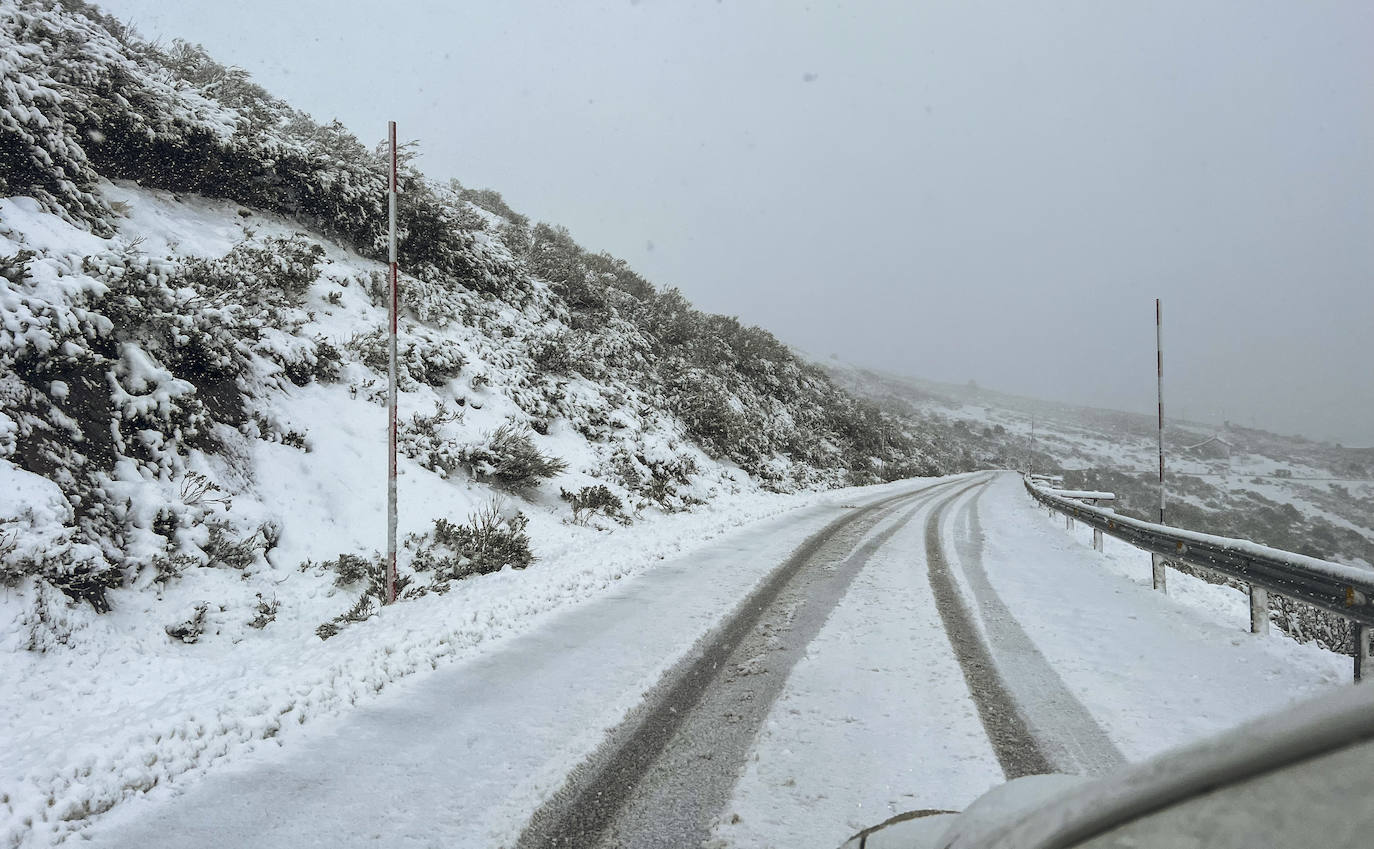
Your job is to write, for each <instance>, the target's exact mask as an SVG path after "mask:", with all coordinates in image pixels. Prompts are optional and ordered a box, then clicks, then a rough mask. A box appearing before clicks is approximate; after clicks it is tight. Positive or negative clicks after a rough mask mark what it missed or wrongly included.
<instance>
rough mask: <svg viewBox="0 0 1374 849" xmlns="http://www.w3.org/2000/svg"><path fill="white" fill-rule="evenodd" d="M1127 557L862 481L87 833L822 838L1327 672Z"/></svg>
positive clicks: (1254, 709)
mask: <svg viewBox="0 0 1374 849" xmlns="http://www.w3.org/2000/svg"><path fill="white" fill-rule="evenodd" d="M854 505H857V506H854ZM846 506H848V507H852V509H845V507H846ZM1147 564H1148V559H1147V558H1144V559H1142V558H1141V557H1137V558H1134V559H1132V558H1131V556H1130V553H1129V552H1123V551H1116V552H1113V551H1112V550H1109V551H1108V553H1107V555H1106V556H1104V555H1100V554H1098V553H1096V552H1093V551H1092V550H1091V549H1090V548H1089V547H1088V546H1087V545H1085V544H1083V542H1082V541H1080V540H1077V539H1075V538H1074V537H1072V536H1070V535H1068V534H1066V533H1065V532H1064V531H1063V530H1062V529H1060V528H1057V527H1055V525H1054V524H1053V523H1051V522H1050V521H1049V520H1047V519H1046V517H1045V516H1044V514H1043V512H1041V511H1039V510H1038V509H1037V508H1036V507H1035V506H1034V504H1033V502H1031V501H1030V499H1029V498H1027V497H1026V495H1025V494H1024V492H1022V491H1020V484H1019V481H1018V480H1017V479H1016V478H1015V477H1014V476H1011V475H999V476H995V477H994V476H990V475H979V476H971V477H970V476H965V477H962V478H958V479H951V480H945V481H938V482H930V481H922V482H912V483H911V484H907V485H905V486H904V487H896V488H883V489H881V490H878V491H877V493H876V494H875V496H872V497H869V498H867V499H866V500H862V501H855V502H853V503H852V504H851V505H830V506H820V507H815V508H810V509H808V510H803V511H799V512H797V513H793V514H789V515H787V516H783V517H779V518H774V519H769V520H765V521H763V522H759V523H756V524H755V525H752V526H749V527H747V528H745V529H742V530H741V531H738V532H735V533H733V534H731V535H729V536H727V537H726V538H724V539H723V540H721V541H719V542H714V543H712V544H710V545H708V546H705V547H703V548H701V549H699V550H698V551H696V552H694V553H693V554H692V555H691V556H689V557H686V558H683V559H681V560H680V561H668V562H665V563H663V564H662V565H660V566H659V567H657V568H656V569H653V570H651V571H649V572H646V573H644V574H643V575H641V576H639V577H637V578H634V579H632V580H629V581H626V582H625V584H624V586H623V587H622V588H621V589H619V590H618V591H616V592H615V593H614V594H611V595H606V596H602V597H600V598H598V599H595V600H593V601H591V602H588V603H586V604H582V605H579V606H577V607H575V608H573V609H570V610H568V611H566V612H564V613H562V614H559V615H557V616H554V617H551V618H550V620H549V621H548V622H547V623H546V624H545V626H544V627H542V628H540V629H538V630H537V631H533V632H530V633H527V634H525V635H523V636H521V637H517V638H514V639H511V640H509V641H507V642H506V643H505V644H503V645H502V646H500V647H498V648H496V649H495V650H493V651H492V652H490V653H488V654H486V655H484V656H481V657H478V658H474V659H472V660H470V661H466V662H462V663H458V664H455V665H453V666H451V667H447V668H444V669H442V670H440V671H438V672H435V673H432V674H430V675H428V676H426V677H424V678H423V679H417V680H413V681H410V682H408V683H406V684H403V685H401V686H399V687H397V688H395V690H394V691H392V692H389V693H386V694H384V695H382V696H381V697H379V698H378V699H377V700H375V701H374V702H372V703H370V704H369V705H367V706H365V707H362V708H359V709H357V710H355V711H354V712H353V713H351V714H348V715H346V716H344V717H342V718H340V719H338V720H335V721H331V722H329V723H324V722H322V723H319V725H318V726H317V727H315V728H313V729H312V730H311V731H310V733H309V734H308V735H307V736H303V737H297V738H295V739H294V741H293V743H292V745H289V746H284V747H282V748H280V749H278V750H276V751H259V752H255V753H254V754H253V755H251V756H250V757H247V758H244V759H242V760H241V761H239V762H237V763H235V764H232V765H230V766H228V767H226V768H225V769H223V770H220V771H218V772H212V773H211V774H210V775H209V776H208V777H206V778H205V779H204V780H202V781H200V782H198V783H195V784H192V785H190V786H189V787H186V788H184V792H182V793H181V794H180V795H175V794H173V793H172V792H162V793H160V794H159V793H154V794H150V798H149V799H145V800H138V802H137V803H136V804H135V803H131V804H128V805H123V806H120V807H119V808H116V809H115V810H114V811H112V812H111V813H110V814H109V815H108V816H107V817H106V818H105V819H104V820H102V821H100V822H98V823H96V824H95V825H94V826H93V827H92V828H90V829H88V830H86V831H84V832H83V833H82V837H84V838H86V841H85V842H86V843H88V844H89V845H93V846H97V847H99V846H140V847H141V846H186V845H213V846H253V847H288V846H289V847H297V846H359V845H369V846H401V847H410V846H416V847H418V846H436V847H437V846H444V847H455V846H456V847H500V846H504V847H512V846H517V845H518V846H522V847H544V846H577V847H582V846H626V847H641V846H644V847H649V846H700V845H703V844H705V845H708V846H715V847H765V846H778V847H783V846H787V847H807V846H816V847H832V846H836V845H838V844H839V843H840V842H842V841H843V840H844V839H845V838H846V837H848V836H849V835H850V834H852V833H853V832H854V831H857V830H858V829H859V828H861V827H865V826H868V825H872V824H874V823H876V822H879V821H881V820H883V819H886V818H887V817H888V816H891V815H892V814H894V813H898V812H901V811H906V810H912V809H919V808H931V809H957V808H961V807H963V806H964V805H966V804H967V803H968V802H969V801H971V800H972V799H973V798H975V797H976V796H977V795H979V794H980V793H982V792H983V791H984V790H986V789H987V788H988V787H990V786H992V785H994V784H996V783H999V782H1001V781H1002V780H1003V779H1004V778H1005V777H1006V776H1009V775H1019V774H1024V773H1027V772H1036V771H1044V770H1047V769H1054V770H1061V771H1067V772H1097V771H1100V770H1104V769H1108V768H1110V767H1111V766H1112V765H1113V764H1115V763H1117V762H1119V761H1120V760H1121V759H1122V758H1130V759H1135V758H1138V757H1144V756H1147V755H1149V754H1153V753H1155V752H1157V751H1160V750H1162V749H1165V748H1169V747H1172V746H1175V745H1179V744H1182V743H1186V742H1189V741H1191V740H1193V739H1196V738H1198V737H1201V736H1205V735H1206V734H1210V733H1212V732H1214V731H1216V730H1218V729H1220V728H1223V727H1229V726H1231V725H1234V724H1237V723H1239V722H1241V721H1244V720H1245V719H1248V718H1250V717H1253V716H1255V715H1258V714H1261V713H1265V712H1269V711H1272V710H1276V709H1278V708H1280V707H1282V706H1283V705H1285V704H1287V703H1289V702H1291V701H1293V700H1295V699H1297V698H1301V697H1302V696H1304V695H1307V694H1310V693H1311V692H1312V691H1314V690H1316V689H1319V688H1321V687H1325V686H1334V685H1336V684H1337V683H1338V682H1339V681H1340V680H1341V675H1342V674H1343V673H1346V672H1348V671H1347V670H1345V666H1344V664H1343V663H1341V662H1340V661H1339V659H1336V658H1334V657H1326V656H1325V655H1323V654H1322V653H1320V652H1317V651H1316V650H1315V649H1308V648H1304V647H1300V646H1297V645H1295V644H1293V643H1291V642H1289V641H1287V640H1286V639H1283V638H1281V637H1277V636H1275V637H1268V638H1263V637H1262V638H1257V637H1253V636H1251V635H1249V634H1245V633H1243V632H1241V631H1239V630H1238V629H1235V628H1233V623H1231V622H1230V621H1229V620H1228V619H1227V618H1226V616H1218V615H1216V613H1215V611H1214V610H1212V609H1211V608H1214V607H1216V606H1217V605H1222V606H1224V605H1225V604H1228V603H1229V601H1228V600H1227V599H1225V598H1222V597H1220V596H1215V597H1213V596H1209V595H1207V593H1215V592H1216V591H1217V588H1211V587H1206V586H1205V585H1204V587H1202V588H1194V587H1192V586H1191V585H1188V584H1186V583H1184V582H1175V583H1177V584H1178V585H1179V586H1178V588H1177V589H1174V585H1173V584H1171V592H1172V593H1174V594H1175V597H1164V596H1161V595H1160V594H1158V593H1154V592H1152V591H1151V590H1149V589H1148V586H1146V579H1147V577H1148V571H1149V570H1148V565H1147ZM1190 594H1191V595H1190ZM740 599H744V601H743V602H741V601H740ZM1202 601H1205V602H1207V604H1206V606H1207V607H1208V608H1209V609H1206V610H1203V609H1199V608H1200V607H1201V606H1203V605H1202V603H1201V602H1202ZM1236 603H1237V604H1242V605H1243V604H1244V602H1243V599H1237V600H1236ZM646 694H647V695H646Z"/></svg>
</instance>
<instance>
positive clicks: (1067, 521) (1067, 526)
mask: <svg viewBox="0 0 1374 849" xmlns="http://www.w3.org/2000/svg"><path fill="white" fill-rule="evenodd" d="M1064 530H1066V531H1071V530H1073V517H1072V516H1070V515H1069V514H1068V513H1065V514H1064Z"/></svg>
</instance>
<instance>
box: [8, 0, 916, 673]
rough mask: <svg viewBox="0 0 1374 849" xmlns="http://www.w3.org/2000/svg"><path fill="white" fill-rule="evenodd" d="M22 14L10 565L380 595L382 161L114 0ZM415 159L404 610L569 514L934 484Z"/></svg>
mask: <svg viewBox="0 0 1374 849" xmlns="http://www.w3.org/2000/svg"><path fill="white" fill-rule="evenodd" d="M0 25H3V41H2V42H0V63H3V65H4V67H5V76H4V84H3V89H0V116H3V120H4V129H3V132H4V135H3V144H4V156H3V158H0V162H3V171H0V189H2V190H3V194H4V195H7V196H9V197H8V199H6V200H3V201H0V204H3V206H0V240H3V241H0V277H2V278H3V287H4V288H3V290H0V305H2V306H3V310H4V326H3V334H0V467H2V468H3V471H2V472H0V474H3V475H4V476H5V481H6V484H7V487H6V488H7V490H8V491H9V492H13V493H24V496H23V497H22V498H14V499H8V498H7V499H6V500H5V502H4V503H3V504H2V505H0V509H3V513H0V520H3V521H4V523H5V525H4V527H5V531H4V534H5V535H4V537H3V539H4V540H6V543H5V548H4V550H3V555H4V561H3V563H4V566H3V568H4V574H5V576H6V582H7V583H9V584H11V585H13V584H15V583H24V586H25V587H26V588H31V587H32V586H33V585H31V584H29V583H25V582H26V581H27V579H29V578H31V577H38V578H41V579H42V581H43V582H44V583H46V584H48V585H51V586H54V587H57V588H59V589H61V590H63V591H64V592H65V593H66V594H67V595H68V596H69V597H71V598H73V599H81V600H85V601H88V602H90V604H91V606H92V608H93V609H95V610H97V611H103V610H105V609H107V608H108V607H109V606H110V605H111V603H112V602H111V601H110V595H109V592H110V591H111V590H115V589H119V588H125V587H130V586H132V587H136V588H139V589H142V590H149V591H153V592H161V591H162V589H163V588H165V587H167V586H169V585H171V584H174V583H176V582H178V581H179V580H183V581H184V580H193V579H194V580H197V581H198V580H201V577H200V575H199V573H198V570H200V569H201V568H202V567H205V566H210V567H217V568H225V569H229V570H231V571H233V572H235V573H238V572H244V571H245V570H247V571H249V572H251V571H254V570H263V569H267V570H272V571H283V570H285V571H287V572H291V570H294V569H295V568H296V567H297V566H298V565H299V564H302V563H304V562H305V561H306V560H307V559H309V560H312V561H313V560H320V561H330V562H332V566H333V568H334V570H335V571H337V572H339V573H340V577H339V579H338V580H339V581H340V583H342V584H346V585H350V586H351V585H357V586H358V587H359V589H361V588H363V586H364V584H365V583H366V582H365V581H362V580H361V579H362V577H363V575H364V574H365V573H366V572H367V571H368V570H367V569H366V566H367V565H368V561H367V560H366V558H369V557H370V556H371V551H372V550H373V549H375V548H376V547H377V545H378V541H379V540H380V539H381V538H382V533H381V526H380V523H379V521H378V507H379V500H378V499H379V497H380V495H379V493H380V491H381V487H380V486H379V484H381V483H382V478H381V475H382V473H383V472H384V468H385V466H384V463H385V460H384V442H383V431H382V425H383V414H382V410H381V407H380V406H379V405H380V404H381V401H382V398H383V385H382V382H381V380H380V375H381V374H382V373H383V372H384V371H385V362H386V356H385V339H384V335H383V332H382V328H383V327H384V315H385V314H384V311H383V309H382V308H381V306H380V294H381V289H382V281H383V276H382V266H381V265H380V264H378V262H377V261H376V260H377V259H378V258H379V256H380V255H381V249H382V245H383V244H384V239H383V227H384V222H385V215H384V214H383V212H384V202H385V194H384V188H385V183H384V177H383V175H384V173H385V170H384V167H383V163H382V160H381V158H380V157H379V156H378V155H376V154H374V153H373V152H370V151H369V150H367V149H366V148H365V147H363V146H362V145H361V144H359V143H358V142H357V141H356V140H355V139H353V138H352V137H350V136H348V135H347V134H346V133H345V132H344V131H343V130H342V128H341V127H339V126H338V125H327V126H321V125H318V124H316V123H314V122H313V121H312V120H311V119H309V118H308V117H307V116H305V115H303V114H301V113H298V112H295V111H293V110H292V109H290V108H289V107H288V106H287V105H285V104H283V103H281V102H280V101H277V100H275V99H273V98H272V97H271V96H270V95H268V94H267V93H266V92H264V91H262V90H261V89H260V88H258V87H257V86H255V85H254V84H253V83H252V82H251V81H249V80H248V79H247V78H246V77H245V75H244V74H242V72H240V71H237V70H235V69H226V68H224V67H222V66H219V65H218V64H216V63H214V62H213V61H212V60H211V59H210V58H209V57H207V56H206V55H204V53H203V52H201V51H200V50H199V49H198V48H194V47H190V46H187V45H184V44H180V43H177V44H174V45H172V46H171V47H170V48H168V49H166V50H163V49H160V48H158V47H155V46H152V45H149V44H147V43H145V42H143V41H141V40H140V39H139V38H138V37H137V36H136V35H134V34H132V33H130V32H128V31H127V30H125V29H124V28H123V27H121V26H120V25H118V24H117V23H115V22H113V21H111V20H109V19H106V18H104V17H103V16H102V15H100V13H99V12H98V11H97V10H95V9H93V8H92V7H87V6H84V5H82V4H80V3H76V4H71V3H67V4H62V5H61V6H57V5H55V4H51V3H42V2H28V3H20V4H17V5H15V4H7V5H6V6H5V7H4V8H3V9H0ZM402 172H403V173H402V180H401V189H402V191H401V195H402V201H401V204H400V224H401V233H400V239H399V242H400V245H399V253H400V261H401V267H402V269H403V271H404V275H403V280H402V288H403V293H404V294H403V301H404V313H405V315H404V318H403V328H402V341H401V360H402V362H401V366H400V379H401V390H402V401H401V407H402V411H403V413H402V416H403V419H404V424H403V428H402V434H401V444H402V450H403V452H404V454H405V456H406V461H407V462H406V463H405V464H404V467H403V472H404V474H405V479H404V482H403V485H402V490H403V495H402V499H403V505H402V506H403V516H404V518H403V527H402V530H403V532H404V533H405V534H408V535H410V536H409V537H408V542H407V549H408V554H407V556H406V558H405V560H406V563H405V564H404V566H405V567H406V571H407V581H408V582H409V588H408V590H407V594H408V596H415V595H419V594H423V593H424V592H425V591H426V590H428V589H430V588H434V589H440V590H442V589H443V588H444V587H446V586H447V583H448V581H450V580H452V579H456V578H461V577H464V576H465V575H467V574H470V573H474V572H485V571H491V570H494V569H499V568H501V567H502V566H505V565H513V566H516V567H520V566H524V565H527V564H528V563H529V562H530V559H529V555H528V553H527V552H526V539H527V538H528V537H530V536H531V535H533V536H534V537H535V538H536V540H535V546H536V548H537V546H538V544H539V543H538V540H537V537H538V536H539V533H537V531H540V529H541V526H542V527H545V528H547V526H548V525H550V524H553V525H554V526H557V524H558V522H560V521H562V520H565V519H567V520H571V521H573V522H574V523H577V524H586V523H587V522H588V521H591V522H592V523H594V524H601V525H604V526H607V527H610V526H614V525H616V524H618V523H620V524H625V523H630V522H633V521H637V520H639V519H641V518H644V517H646V516H654V515H661V514H665V513H671V512H674V511H677V510H682V509H686V508H690V507H692V506H693V505H696V504H700V503H702V502H704V501H708V500H710V499H712V498H714V497H716V496H718V495H720V494H722V493H728V492H735V491H740V490H745V491H749V490H755V489H760V488H762V489H768V490H774V491H795V490H798V489H806V488H815V487H830V486H835V485H840V484H852V483H869V482H876V481H878V480H880V479H892V478H895V477H900V476H902V475H905V474H909V473H911V472H912V471H916V470H927V471H934V470H935V468H934V466H933V464H931V463H929V462H926V461H924V460H923V458H921V457H920V456H919V455H918V454H917V453H916V452H915V451H914V450H913V448H912V447H911V444H910V442H909V441H908V440H906V439H904V438H903V437H902V434H903V433H904V432H905V428H904V427H903V426H902V425H901V424H900V423H898V422H894V421H893V420H890V419H884V418H883V417H882V416H880V415H879V414H878V413H877V411H876V410H875V409H874V408H873V407H872V405H866V404H863V403H860V402H857V401H855V400H854V399H852V398H851V397H849V396H847V395H845V394H844V393H842V392H840V391H839V390H837V389H835V388H834V387H833V386H832V385H831V383H830V382H829V380H828V379H827V378H826V377H825V376H824V374H823V373H821V372H820V371H819V370H818V369H816V368H814V367H812V366H810V365H807V364H804V363H802V362H800V361H798V360H797V359H796V358H794V357H793V356H792V355H791V353H790V352H788V351H787V350H786V349H785V348H784V347H783V346H782V345H780V344H779V343H778V342H777V341H776V340H775V339H773V337H771V336H770V335H769V334H768V333H766V332H765V331H762V330H758V329H756V328H749V327H743V326H741V325H739V324H738V322H736V321H734V320H733V319H729V318H724V317H720V316H711V315H705V314H702V313H700V312H697V311H696V310H694V309H692V308H691V306H690V304H688V303H687V302H686V301H685V300H684V299H683V298H682V297H681V296H680V295H679V294H678V293H677V292H676V291H672V290H670V291H664V292H660V291H657V290H655V289H654V287H653V286H652V285H650V284H649V283H648V282H646V281H644V280H643V279H642V278H640V277H639V276H638V275H636V274H635V273H634V272H633V271H631V270H630V269H629V268H628V267H626V266H625V264H624V263H623V262H620V261H618V260H615V259H614V258H612V257H609V256H606V255H604V254H601V255H594V254H589V253H587V252H585V251H583V250H582V249H581V248H580V247H579V246H577V245H576V244H575V243H573V242H572V240H571V239H570V238H569V237H568V235H567V233H566V231H564V230H561V229H560V228H557V227H552V226H549V225H544V224H539V225H535V226H533V227H531V226H530V224H529V222H528V221H527V220H526V219H524V218H523V217H522V216H519V215H518V214H516V213H514V212H513V211H511V210H509V209H508V208H507V207H506V206H505V205H504V203H503V202H502V201H501V199H500V196H499V194H496V193H495V192H490V191H471V190H467V189H464V188H462V187H461V186H458V185H456V184H452V185H447V186H440V185H435V184H432V183H429V182H427V181H426V180H425V179H424V178H423V176H422V175H420V174H419V173H418V172H416V171H415V170H414V168H413V167H411V166H410V165H409V163H408V162H407V164H405V165H404V167H403V169H402ZM494 498H499V499H501V500H502V501H503V503H502V504H494V503H493V499H494ZM488 507H490V508H491V509H490V510H488V509H487V508H488ZM484 510H486V511H487V518H486V521H485V522H480V521H479V522H476V523H474V524H464V521H465V520H466V518H467V517H468V516H469V515H470V514H471V515H476V514H477V513H479V512H481V511H484ZM493 511H494V512H493ZM441 519H442V520H443V523H442V524H440V523H439V520H441ZM531 522H532V523H533V525H529V524H528V523H531ZM543 533H548V531H547V530H544V531H543ZM560 533H561V531H560ZM341 557H342V559H340V558H341ZM358 558H363V559H362V560H360V559H358ZM323 568H325V566H324V565H311V566H308V567H307V568H306V571H311V570H315V571H318V570H319V569H323ZM37 592H38V591H37V590H32V589H25V591H24V594H25V595H30V594H33V593H37ZM252 597H254V598H255V597H256V596H255V595H254V596H252ZM255 604H256V602H255ZM272 604H273V602H272V601H271V600H270V599H267V600H264V601H263V602H262V607H263V608H264V612H263V613H262V616H263V617H267V618H270V616H271V614H270V612H267V609H268V608H270V607H271V606H272ZM359 604H360V605H362V606H361V607H360V608H359V609H357V610H354V611H352V613H351V614H350V616H351V618H360V617H363V616H364V615H365V614H366V612H367V607H368V605H369V604H370V603H369V602H365V601H360V602H359ZM234 606H238V603H237V602H235V603H234ZM183 613H185V614H186V615H187V616H190V617H191V621H194V620H195V619H197V618H198V617H200V616H201V614H200V613H198V612H194V611H183ZM317 624H321V623H317ZM336 624H337V623H336ZM331 627H332V626H331ZM64 639H65V638H64V637H63V636H62V635H61V633H58V634H56V636H54V635H53V634H48V633H46V632H45V631H44V630H43V629H42V628H38V629H36V630H35V632H34V634H33V635H32V636H31V639H30V641H31V642H34V643H35V647H37V646H38V645H40V644H41V645H48V644H50V643H52V642H54V641H56V642H61V641H63V640H64Z"/></svg>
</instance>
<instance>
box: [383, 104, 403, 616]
mask: <svg viewBox="0 0 1374 849" xmlns="http://www.w3.org/2000/svg"><path fill="white" fill-rule="evenodd" d="M387 135H388V137H389V139H390V142H391V177H390V179H389V180H388V181H387V254H388V259H389V261H390V263H391V268H390V274H391V310H390V312H391V334H390V339H389V341H388V348H389V349H390V360H389V362H388V364H387V390H386V409H387V416H388V419H389V426H388V428H387V458H388V464H387V475H386V603H387V604H391V603H392V602H393V601H395V600H396V313H397V311H398V310H397V307H398V306H399V302H400V282H399V280H398V275H397V271H396V122H395V121H388V122H387Z"/></svg>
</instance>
